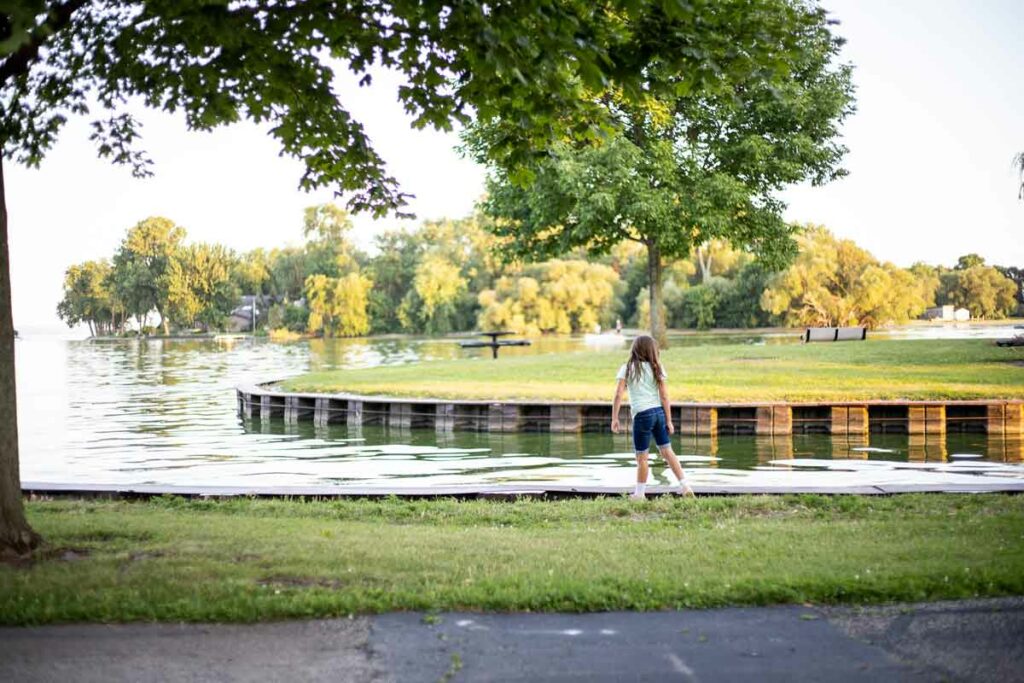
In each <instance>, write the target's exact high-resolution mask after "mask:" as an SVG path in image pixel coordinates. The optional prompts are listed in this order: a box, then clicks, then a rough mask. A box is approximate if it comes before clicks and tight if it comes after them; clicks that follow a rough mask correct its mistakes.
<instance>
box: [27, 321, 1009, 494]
mask: <svg viewBox="0 0 1024 683" xmlns="http://www.w3.org/2000/svg"><path fill="white" fill-rule="evenodd" d="M793 338H794V335H792V334H789V335H780V336H778V337H777V338H773V337H769V336H765V335H761V336H757V335H742V334H741V335H714V336H712V337H703V338H702V337H700V336H696V335H693V336H687V337H683V338H680V339H681V340H683V341H682V343H693V344H697V343H709V342H710V343H725V342H726V341H728V342H729V343H737V342H738V341H739V342H746V343H789V342H791V341H792V339H793ZM604 348H607V347H606V346H600V347H589V346H588V345H587V343H586V341H585V340H583V339H580V338H561V339H542V340H539V341H538V342H537V343H535V344H534V346H532V347H529V348H510V349H507V350H506V351H505V352H503V353H509V354H525V353H545V352H552V351H563V352H578V353H588V352H591V351H593V350H595V349H604ZM17 351H18V382H19V386H18V394H19V395H18V398H19V417H20V420H21V429H20V434H21V443H22V478H23V479H24V480H26V481H37V482H39V481H42V482H90V483H100V484H204V485H217V484H220V485H281V486H284V485H307V484H339V485H355V484H358V485H375V486H376V485H388V484H390V485H402V486H431V485H441V484H474V483H488V484H497V483H517V484H526V485H528V484H530V483H534V484H537V483H559V484H572V485H616V486H623V487H625V486H627V485H628V484H629V482H630V480H631V478H632V469H633V458H632V454H631V453H630V442H629V440H628V437H627V436H625V435H621V436H613V435H611V434H582V435H575V434H544V433H539V434H537V433H534V434H482V433H464V432H456V433H438V432H435V431H433V430H411V429H391V428H385V427H371V426H364V427H360V428H352V429H349V428H347V427H346V426H344V425H330V426H315V425H313V424H312V423H300V424H291V425H286V424H285V423H284V422H282V421H279V420H278V421H271V422H260V421H255V422H247V421H243V420H240V419H239V418H238V416H237V415H236V412H235V397H234V392H233V387H234V386H235V385H236V384H238V383H241V382H246V381H260V380H266V379H271V378H275V377H287V376H290V375H294V374H298V373H302V372H309V371H313V370H330V369H337V368H348V367H369V366H375V365H388V364H395V363H408V362H413V361H417V360H424V359H444V358H459V357H464V356H465V355H467V352H466V351H464V350H462V349H460V348H459V347H458V345H457V342H456V341H455V340H410V339H382V340H326V341H325V340H315V341H302V342H296V343H292V344H272V343H269V342H266V341H260V340H256V341H253V340H249V339H242V340H222V341H215V340H207V341H176V340H174V341H171V340H168V341H159V340H157V341H150V342H145V341H141V342H140V341H136V340H128V341H117V342H87V341H66V340H62V339H59V338H49V337H35V338H28V339H24V340H22V341H20V342H19V344H18V350H17ZM674 443H675V446H676V450H677V452H678V453H679V454H680V458H681V460H682V461H683V464H684V467H686V468H687V469H688V470H689V471H690V472H691V473H692V476H693V477H694V479H695V481H696V482H697V483H702V484H716V483H717V484H721V483H740V484H750V485H760V484H773V483H777V484H784V485H790V486H794V485H795V486H803V485H806V486H813V485H839V484H848V485H870V484H880V483H915V482H916V483H954V484H956V483H971V482H978V481H986V480H988V481H991V480H992V478H996V477H998V478H1003V479H1005V478H1012V479H1015V480H1022V481H1024V465H1022V464H1021V463H1022V461H1024V446H1022V444H1021V442H1020V440H1019V439H1018V440H1016V441H1015V440H1005V439H1003V438H1001V437H996V436H991V437H990V436H987V435H985V434H949V435H946V436H945V437H938V438H936V437H934V436H931V435H929V436H927V437H923V436H920V437H919V436H912V437H907V436H899V435H891V434H879V435H875V434H872V435H870V437H868V436H866V435H865V436H859V437H856V436H855V437H848V438H847V437H843V438H840V437H837V438H830V437H828V436H820V435H805V436H804V435H802V436H794V437H792V438H789V437H743V436H721V437H688V438H685V439H678V438H677V439H676V440H675V442H674ZM965 455H966V456H970V455H974V456H978V457H975V458H970V457H963V456H965ZM653 465H654V467H653V474H652V478H653V480H654V481H655V482H659V483H668V481H669V476H668V475H667V472H666V470H665V468H663V467H662V466H661V463H660V461H658V460H657V459H655V461H654V463H653Z"/></svg>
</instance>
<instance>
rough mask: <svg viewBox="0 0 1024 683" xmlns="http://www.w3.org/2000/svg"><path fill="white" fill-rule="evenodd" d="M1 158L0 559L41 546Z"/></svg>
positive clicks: (0, 159)
mask: <svg viewBox="0 0 1024 683" xmlns="http://www.w3.org/2000/svg"><path fill="white" fill-rule="evenodd" d="M5 193H6V190H5V188H4V170H3V159H2V158H0V557H2V556H3V555H8V554H10V553H12V552H13V553H16V554H18V555H25V554H27V553H29V552H31V550H32V549H33V548H35V547H36V546H38V545H39V544H40V543H41V542H42V538H41V537H40V536H39V534H37V533H36V532H34V531H32V528H31V527H30V526H29V525H28V521H27V520H26V519H25V508H24V506H23V505H22V497H21V475H20V473H19V471H18V404H17V400H16V398H15V393H14V318H13V315H12V312H11V257H10V252H9V251H8V249H7V202H6V194H5Z"/></svg>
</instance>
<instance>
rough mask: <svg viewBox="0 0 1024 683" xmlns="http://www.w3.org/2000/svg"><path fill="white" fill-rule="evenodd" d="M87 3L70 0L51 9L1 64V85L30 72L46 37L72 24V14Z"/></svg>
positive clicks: (87, 0) (80, 0) (87, 1)
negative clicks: (44, 19)
mask: <svg viewBox="0 0 1024 683" xmlns="http://www.w3.org/2000/svg"><path fill="white" fill-rule="evenodd" d="M87 4H89V0H68V1H67V2H65V3H64V4H62V5H57V6H56V7H54V8H53V9H51V10H50V12H49V15H48V17H47V19H46V21H44V22H43V23H42V24H40V25H39V26H37V27H36V28H35V29H34V30H33V31H32V33H31V35H30V36H29V39H28V42H27V43H25V44H24V45H22V46H21V47H19V48H18V49H17V51H15V52H13V53H12V54H11V55H10V56H9V57H7V59H5V60H4V62H3V64H0V87H3V86H4V85H6V84H7V82H8V81H9V80H10V79H12V78H16V77H18V76H21V75H23V74H25V73H28V70H29V67H31V66H32V64H33V63H34V62H35V61H36V60H37V59H38V58H39V48H41V47H42V46H43V44H44V43H45V42H46V39H47V38H49V37H50V36H52V35H53V34H54V33H56V32H57V31H59V30H61V29H62V28H64V27H65V26H67V25H68V24H70V23H71V15H73V14H74V13H75V12H76V11H77V10H79V9H81V8H82V7H84V6H85V5H87Z"/></svg>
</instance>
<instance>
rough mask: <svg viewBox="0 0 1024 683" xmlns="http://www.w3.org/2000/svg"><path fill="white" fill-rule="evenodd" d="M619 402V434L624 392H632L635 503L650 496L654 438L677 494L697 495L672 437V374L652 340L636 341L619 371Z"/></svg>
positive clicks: (615, 427) (615, 414)
mask: <svg viewBox="0 0 1024 683" xmlns="http://www.w3.org/2000/svg"><path fill="white" fill-rule="evenodd" d="M615 379H616V380H618V383H617V384H616V385H615V401H614V402H613V403H612V432H614V433H615V434H618V433H619V430H620V429H621V427H620V426H619V407H620V406H621V405H622V392H623V391H624V390H625V389H627V388H628V389H629V406H630V409H631V411H632V413H633V450H634V451H636V490H635V491H634V492H633V495H631V496H630V498H632V499H633V500H644V499H645V498H646V497H647V494H646V489H647V473H648V468H647V453H648V450H649V449H650V445H651V436H652V435H653V436H654V444H655V445H656V446H657V447H658V452H660V453H661V457H662V458H664V459H665V462H667V463H668V466H669V467H671V468H672V473H673V474H675V475H676V479H677V480H678V481H679V483H678V485H677V486H678V488H677V490H676V493H678V494H680V495H684V496H693V495H694V493H693V489H691V488H690V485H689V484H688V483H687V482H686V475H685V474H683V468H682V467H680V466H679V460H678V458H676V454H675V453H673V452H672V441H671V439H670V438H669V434H673V433H675V431H676V428H675V425H673V424H672V411H671V410H669V405H668V392H667V391H666V390H665V380H666V379H668V375H666V374H665V371H664V370H663V369H662V367H661V363H660V362H659V360H658V345H657V343H655V341H654V339H653V338H652V337H649V336H647V335H646V334H645V335H641V336H639V337H637V338H636V339H634V340H633V348H632V349H630V351H629V360H628V361H626V363H625V365H623V366H622V367H621V368H619V374H618V375H616V377H615Z"/></svg>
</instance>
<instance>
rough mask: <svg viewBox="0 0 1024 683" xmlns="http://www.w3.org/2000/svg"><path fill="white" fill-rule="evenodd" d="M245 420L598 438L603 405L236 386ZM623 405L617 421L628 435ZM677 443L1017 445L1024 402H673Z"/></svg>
mask: <svg viewBox="0 0 1024 683" xmlns="http://www.w3.org/2000/svg"><path fill="white" fill-rule="evenodd" d="M236 393H237V398H238V413H239V415H240V416H242V417H243V418H245V419H249V420H260V421H271V420H283V421H284V422H285V423H298V422H312V423H314V424H316V425H318V426H326V425H330V424H345V425H348V426H353V427H355V426H363V425H380V426H387V427H397V428H402V429H435V430H437V431H442V432H447V431H477V432H558V433H574V432H607V431H609V430H610V425H611V417H612V406H611V403H607V402H596V401H595V402H576V401H471V400H450V399H432V398H426V399H414V398H403V397H386V396H362V395H357V394H307V393H293V392H284V391H279V390H277V389H276V388H275V387H274V385H273V384H272V383H268V384H260V385H244V386H239V387H237V389H236ZM629 418H630V415H629V407H628V406H623V408H622V410H621V413H620V415H619V420H620V422H621V423H622V425H623V427H624V428H625V429H627V430H628V429H629V426H630V424H631V420H630V419H629ZM672 419H673V421H674V422H675V425H676V433H677V434H679V435H681V436H713V435H725V434H748V435H766V436H767V435H771V436H774V435H785V434H836V435H843V436H856V435H865V436H866V435H868V434H878V433H884V434H908V435H911V436H922V437H925V438H927V437H939V436H941V435H945V434H947V433H965V432H966V433H976V434H988V435H989V436H990V437H997V438H1006V439H1011V440H1017V439H1021V438H1024V401H1011V400H1005V399H986V400H972V401H857V402H835V403H820V402H819V403H674V404H673V405H672Z"/></svg>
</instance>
